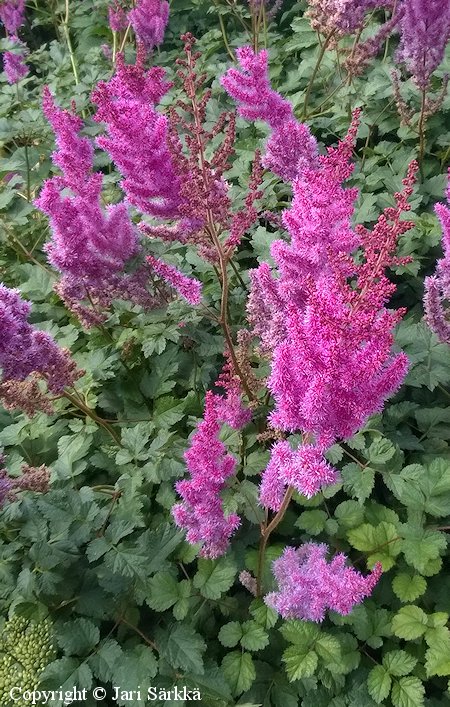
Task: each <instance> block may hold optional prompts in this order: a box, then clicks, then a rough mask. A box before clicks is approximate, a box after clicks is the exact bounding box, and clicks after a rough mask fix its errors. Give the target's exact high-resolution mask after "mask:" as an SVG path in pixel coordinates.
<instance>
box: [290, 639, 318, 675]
mask: <svg viewBox="0 0 450 707" xmlns="http://www.w3.org/2000/svg"><path fill="white" fill-rule="evenodd" d="M318 662H319V659H318V657H317V653H315V651H307V652H306V653H303V652H302V651H301V650H300V649H299V648H298V647H297V646H290V647H289V648H286V650H285V651H284V653H283V663H285V665H286V673H287V676H288V678H289V681H290V682H293V681H294V680H299V679H300V678H310V677H311V676H312V675H314V673H315V670H316V668H317V665H318Z"/></svg>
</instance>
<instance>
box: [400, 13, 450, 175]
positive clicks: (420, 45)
mask: <svg viewBox="0 0 450 707" xmlns="http://www.w3.org/2000/svg"><path fill="white" fill-rule="evenodd" d="M403 9H404V13H403V16H402V19H401V23H400V44H399V47H398V50H397V52H396V61H397V62H398V63H399V64H401V65H403V66H404V67H405V69H406V73H407V74H409V75H410V76H411V78H412V80H413V82H414V84H415V85H416V86H417V88H418V89H419V91H420V97H421V105H420V114H419V120H418V125H417V130H418V133H419V161H420V163H421V162H422V160H423V156H424V151H425V130H426V123H427V120H428V119H429V118H430V117H431V116H432V115H434V114H435V113H437V111H438V110H439V109H440V108H441V106H442V103H443V101H444V98H445V95H446V92H447V86H448V80H449V77H448V75H444V78H443V81H442V88H441V91H440V93H439V94H438V95H437V97H434V98H433V97H432V96H431V95H430V90H431V81H432V76H433V74H434V72H435V71H436V69H437V68H438V67H439V65H440V64H441V62H442V60H443V58H444V53H445V48H446V46H447V43H448V41H449V38H450V1H449V0H404V2H403ZM392 78H393V85H394V96H395V100H396V104H397V108H398V111H399V113H400V116H401V118H402V120H403V122H404V123H406V124H411V122H412V118H413V114H414V111H413V110H412V109H411V108H410V107H409V106H408V104H407V103H406V102H405V100H404V99H403V97H402V95H401V89H400V74H399V72H398V71H397V70H396V71H394V72H393V74H392Z"/></svg>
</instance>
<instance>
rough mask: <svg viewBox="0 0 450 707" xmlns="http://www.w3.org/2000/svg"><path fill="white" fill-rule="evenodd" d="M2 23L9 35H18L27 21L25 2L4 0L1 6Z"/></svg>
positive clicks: (0, 17)
mask: <svg viewBox="0 0 450 707" xmlns="http://www.w3.org/2000/svg"><path fill="white" fill-rule="evenodd" d="M0 21H1V22H2V24H3V25H4V27H5V29H6V31H7V33H8V34H9V35H15V34H17V30H18V29H19V28H20V27H21V26H22V25H23V23H24V21H25V0H3V2H2V3H1V5H0Z"/></svg>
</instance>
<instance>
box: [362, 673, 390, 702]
mask: <svg viewBox="0 0 450 707" xmlns="http://www.w3.org/2000/svg"><path fill="white" fill-rule="evenodd" d="M391 685H392V680H391V678H390V676H389V674H388V673H387V671H386V670H385V669H384V667H383V666H382V665H376V666H375V667H374V668H372V670H371V671H370V673H369V676H368V678H367V689H368V691H369V695H370V696H371V698H372V699H373V700H375V702H376V703H377V704H381V703H382V702H383V700H385V699H386V697H387V696H388V695H389V692H390V689H391Z"/></svg>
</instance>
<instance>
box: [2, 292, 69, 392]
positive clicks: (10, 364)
mask: <svg viewBox="0 0 450 707" xmlns="http://www.w3.org/2000/svg"><path fill="white" fill-rule="evenodd" d="M30 312H31V304H30V302H27V301H26V300H23V299H21V297H20V292H19V291H18V290H11V289H9V288H7V287H5V285H3V284H2V283H0V330H1V332H2V336H1V339H0V367H1V369H2V383H4V382H5V381H24V380H25V379H26V378H27V377H28V376H29V375H30V374H31V373H37V374H39V375H40V376H42V377H43V378H45V380H46V381H47V386H48V389H49V390H51V391H52V392H53V393H61V392H62V391H63V390H64V388H65V387H66V386H71V385H73V383H74V381H75V380H76V379H77V377H78V376H79V372H77V371H76V367H75V365H74V362H73V361H72V359H71V358H70V355H69V352H68V351H67V350H65V349H61V348H60V347H59V346H58V345H57V343H56V342H55V340H54V339H53V337H52V336H50V334H47V333H46V332H45V331H39V330H38V329H35V327H33V326H32V325H31V324H29V322H28V317H29V315H30Z"/></svg>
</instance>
